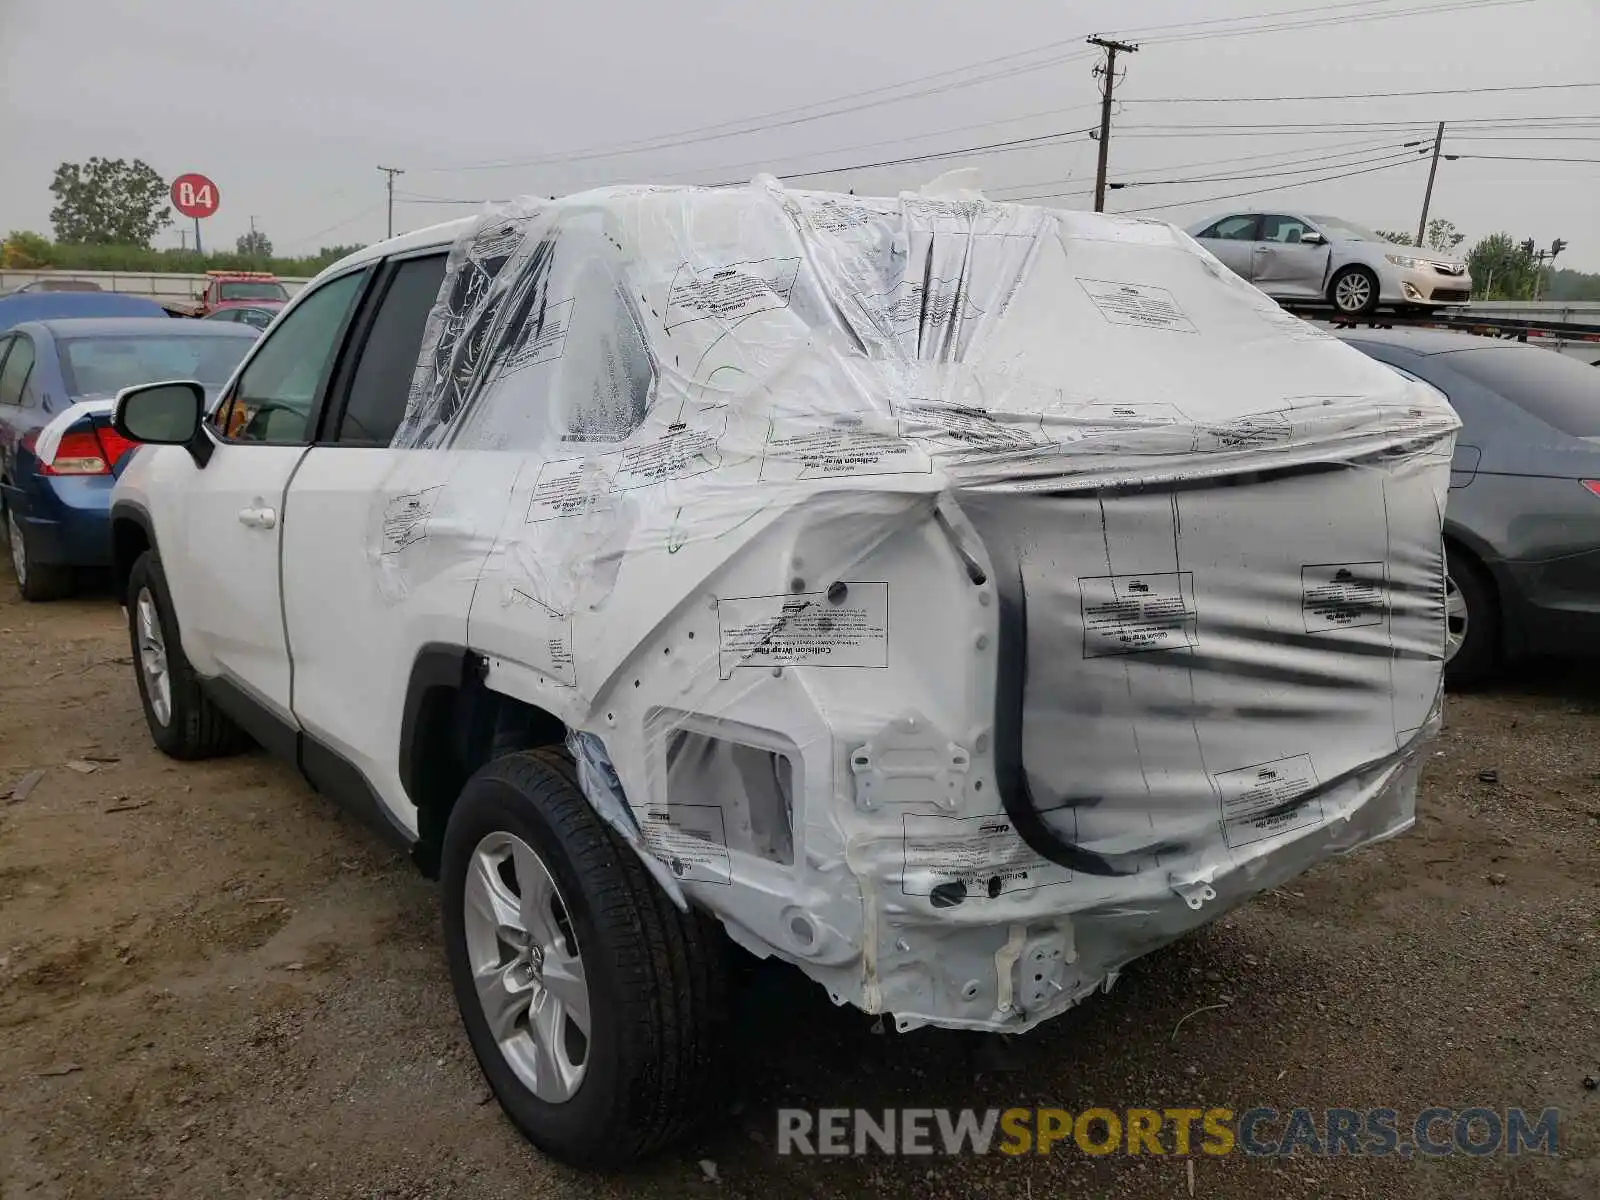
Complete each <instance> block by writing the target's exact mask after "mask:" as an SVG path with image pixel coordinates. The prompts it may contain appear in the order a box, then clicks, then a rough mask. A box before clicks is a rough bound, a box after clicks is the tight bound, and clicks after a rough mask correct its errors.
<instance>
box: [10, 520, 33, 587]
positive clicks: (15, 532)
mask: <svg viewBox="0 0 1600 1200" xmlns="http://www.w3.org/2000/svg"><path fill="white" fill-rule="evenodd" d="M6 541H8V542H10V543H11V569H12V570H13V571H15V572H16V573H17V586H18V587H25V586H27V583H28V551H27V548H26V547H25V546H24V545H23V544H22V526H20V525H18V524H17V515H16V514H15V513H14V512H12V511H11V510H10V509H9V508H8V509H6Z"/></svg>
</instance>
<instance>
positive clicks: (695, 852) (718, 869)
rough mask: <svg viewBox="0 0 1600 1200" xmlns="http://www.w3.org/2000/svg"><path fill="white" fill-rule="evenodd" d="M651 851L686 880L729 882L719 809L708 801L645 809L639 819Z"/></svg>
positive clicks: (730, 868)
mask: <svg viewBox="0 0 1600 1200" xmlns="http://www.w3.org/2000/svg"><path fill="white" fill-rule="evenodd" d="M639 827H640V832H642V833H643V834H644V844H645V845H646V846H647V847H649V849H650V853H651V854H653V855H655V856H656V857H657V858H659V859H660V860H661V861H662V862H664V863H666V864H667V869H668V870H669V871H671V872H672V873H673V874H674V875H676V876H677V877H678V878H679V879H681V880H683V881H684V882H685V883H732V882H733V864H732V862H731V861H730V859H729V857H728V837H727V834H726V832H725V831H724V829H723V824H722V810H721V809H720V808H717V807H716V806H715V805H710V804H674V805H673V806H672V807H671V808H670V809H668V811H666V812H664V813H663V812H647V813H644V814H642V818H641V820H640V822H639Z"/></svg>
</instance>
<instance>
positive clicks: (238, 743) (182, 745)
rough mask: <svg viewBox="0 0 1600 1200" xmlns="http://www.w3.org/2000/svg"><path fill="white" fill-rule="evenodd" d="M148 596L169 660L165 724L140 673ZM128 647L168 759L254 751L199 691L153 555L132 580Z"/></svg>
mask: <svg viewBox="0 0 1600 1200" xmlns="http://www.w3.org/2000/svg"><path fill="white" fill-rule="evenodd" d="M145 591H148V592H149V594H150V597H151V599H152V600H153V601H154V602H155V609H156V617H157V619H158V621H159V622H160V625H161V639H162V642H163V643H164V645H165V649H166V655H167V678H168V682H169V689H170V692H171V704H172V711H171V713H170V714H169V716H168V719H167V720H166V722H165V723H163V722H162V721H161V720H160V719H159V718H158V717H157V715H156V711H155V708H154V706H153V705H152V703H151V698H150V693H149V685H148V683H147V681H146V679H145V673H144V671H143V670H142V669H141V667H140V648H139V597H140V594H141V593H143V592H145ZM124 601H125V603H126V604H127V606H128V643H129V645H130V646H131V647H132V651H133V676H134V679H135V680H137V681H138V687H139V703H140V705H141V707H143V709H144V721H145V724H146V725H147V726H149V728H150V738H151V740H152V741H154V742H155V744H156V747H157V748H158V749H159V750H160V751H161V752H162V753H163V754H165V755H167V756H168V757H169V758H177V759H183V760H186V761H188V760H193V759H200V758H219V757H221V756H223V755H226V754H237V753H238V752H239V751H241V750H244V749H246V748H247V747H248V746H249V745H250V738H249V737H248V735H246V734H245V732H244V731H243V730H242V729H240V728H239V727H238V726H237V725H235V724H234V723H233V720H232V719H231V718H230V717H228V716H227V714H225V713H224V712H223V711H222V710H221V709H219V708H218V707H217V706H216V705H215V704H213V703H212V702H211V701H210V700H209V699H207V698H206V695H205V693H204V692H202V691H201V690H200V679H199V676H197V675H196V674H195V673H194V668H193V667H192V666H190V665H189V660H188V659H187V658H186V657H185V656H184V653H183V642H182V641H181V640H180V639H179V636H178V618H177V615H176V614H175V613H174V612H173V610H172V593H171V592H169V591H168V590H167V577H166V574H165V573H164V572H163V571H162V569H161V560H160V559H159V558H157V557H156V554H155V551H153V550H146V551H145V552H144V553H143V554H141V555H140V556H139V558H138V560H137V561H136V562H135V563H134V564H133V570H132V571H131V572H130V573H129V575H128V594H127V596H125V597H124Z"/></svg>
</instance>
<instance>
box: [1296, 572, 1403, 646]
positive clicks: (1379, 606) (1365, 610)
mask: <svg viewBox="0 0 1600 1200" xmlns="http://www.w3.org/2000/svg"><path fill="white" fill-rule="evenodd" d="M1386 593H1387V585H1386V581H1385V579H1384V573H1383V564H1382V563H1381V562H1355V563H1313V564H1311V565H1309V566H1304V567H1301V568H1300V611H1301V613H1302V614H1303V615H1304V616H1305V621H1306V632H1307V633H1327V632H1329V631H1330V630H1334V629H1357V628H1360V627H1361V626H1364V625H1382V624H1383V614H1384V611H1385V609H1386V608H1387V607H1388V606H1387V604H1386V603H1385V597H1386Z"/></svg>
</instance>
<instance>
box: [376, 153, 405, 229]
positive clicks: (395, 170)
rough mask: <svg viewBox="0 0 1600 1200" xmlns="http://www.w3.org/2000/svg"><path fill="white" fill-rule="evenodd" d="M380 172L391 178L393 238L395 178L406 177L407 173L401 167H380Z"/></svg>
mask: <svg viewBox="0 0 1600 1200" xmlns="http://www.w3.org/2000/svg"><path fill="white" fill-rule="evenodd" d="M378 170H380V171H382V172H383V173H384V174H385V175H387V176H388V177H389V180H388V184H389V236H390V237H393V236H394V177H395V176H396V175H404V174H405V172H404V171H403V170H401V169H400V168H399V167H379V168H378Z"/></svg>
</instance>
